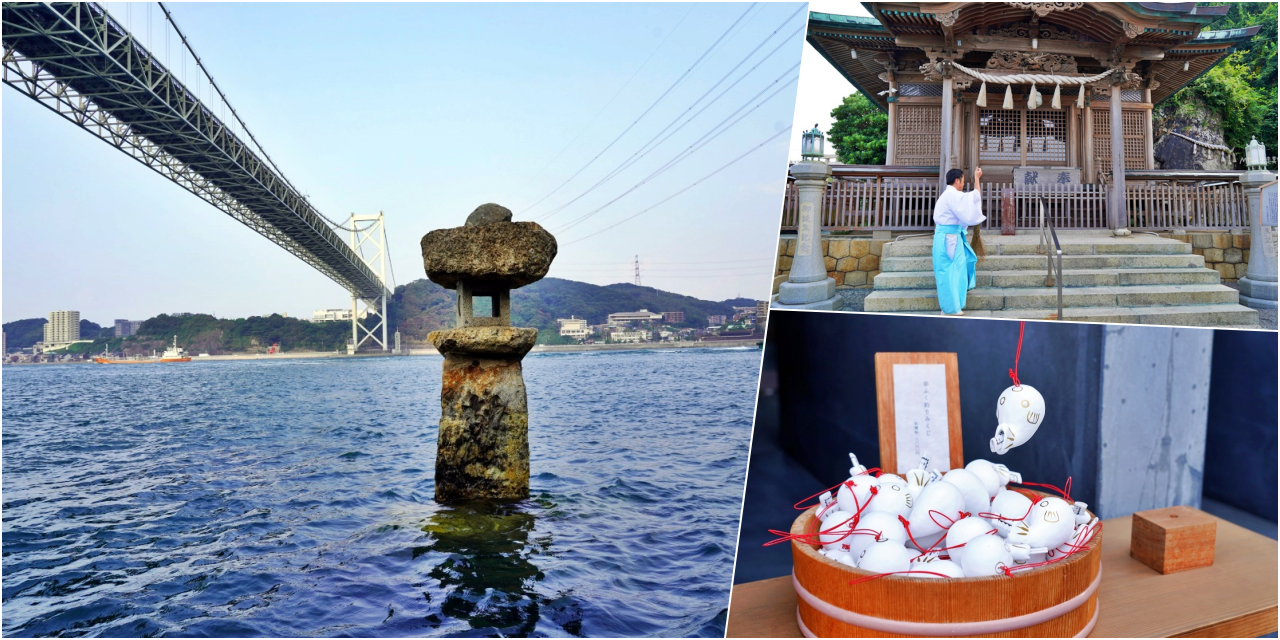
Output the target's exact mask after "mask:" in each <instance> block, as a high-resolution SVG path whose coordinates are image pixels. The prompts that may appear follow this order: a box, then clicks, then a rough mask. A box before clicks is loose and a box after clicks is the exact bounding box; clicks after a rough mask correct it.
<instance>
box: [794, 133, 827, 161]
mask: <svg viewBox="0 0 1280 640" xmlns="http://www.w3.org/2000/svg"><path fill="white" fill-rule="evenodd" d="M825 146H826V142H825V140H824V138H823V137H822V131H821V130H820V129H818V125H817V123H814V125H813V130H812V131H806V132H804V135H802V136H800V157H801V158H804V159H805V160H806V161H810V162H813V161H820V160H821V159H822V156H823V153H824V152H825V149H824V147H825Z"/></svg>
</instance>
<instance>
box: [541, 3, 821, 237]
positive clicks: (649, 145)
mask: <svg viewBox="0 0 1280 640" xmlns="http://www.w3.org/2000/svg"><path fill="white" fill-rule="evenodd" d="M803 8H804V5H801V6H800V7H799V8H798V9H796V11H794V12H792V13H791V15H789V16H787V18H786V19H785V20H783V21H782V23H781V24H779V25H778V27H777V28H775V29H774V30H773V32H772V33H770V34H769V35H768V36H767V37H765V39H764V40H761V41H760V43H759V44H757V45H756V47H755V48H754V49H752V50H751V52H750V53H748V54H747V55H745V56H743V57H742V59H741V60H739V62H738V64H736V65H734V66H733V68H732V69H730V70H729V71H728V72H727V73H725V74H724V75H723V76H722V77H721V78H720V79H719V80H717V81H716V83H715V84H713V85H711V87H710V88H708V89H707V90H706V91H705V92H703V94H702V95H701V96H699V97H698V99H697V100H694V101H693V103H692V104H690V105H689V106H688V107H687V108H685V110H684V111H683V112H681V113H680V115H678V116H676V117H675V118H674V119H673V120H672V121H671V122H669V123H667V125H666V126H665V127H663V128H662V130H660V131H658V132H657V133H656V134H654V136H653V137H652V138H650V139H649V140H648V141H647V142H645V143H644V144H643V145H641V146H640V148H639V149H637V150H636V152H635V153H632V154H631V156H630V157H628V158H627V159H625V160H623V161H622V163H621V164H619V165H618V166H617V167H614V168H613V170H611V171H609V172H608V173H607V174H605V176H604V177H602V178H600V180H598V181H597V182H596V183H595V184H593V185H591V186H590V187H588V188H587V189H586V190H585V191H583V192H582V193H580V194H578V195H577V196H574V197H573V198H572V199H570V200H569V201H567V202H565V203H563V204H560V205H559V206H557V207H555V208H554V209H552V210H550V211H548V212H547V213H545V214H543V215H542V216H540V217H538V218H537V219H538V220H548V219H550V218H551V217H553V216H555V215H556V214H557V213H559V212H561V211H563V210H564V209H565V208H566V207H568V206H570V205H572V204H573V203H575V202H577V201H578V200H580V199H581V198H582V197H583V196H586V195H587V194H589V193H591V192H592V191H595V190H596V189H597V188H598V187H600V186H601V185H603V184H604V183H605V182H608V181H609V180H611V179H613V178H614V177H615V176H617V175H618V174H620V173H622V172H623V171H625V170H627V169H628V168H630V167H631V166H632V165H634V164H635V163H636V162H639V161H640V160H641V159H643V158H644V157H645V156H647V155H649V153H650V152H651V151H653V150H654V149H657V148H658V147H659V146H661V145H662V143H664V142H666V141H667V140H669V139H670V138H671V136H673V135H675V134H676V133H677V132H679V131H680V130H681V129H683V128H684V127H685V126H686V125H688V124H689V123H690V122H693V121H694V120H695V119H696V118H697V117H698V116H700V115H702V113H703V112H705V111H706V110H707V109H708V108H710V107H711V105H713V104H715V103H716V102H717V101H719V100H720V98H722V97H724V95H725V94H727V93H728V92H729V91H730V90H732V89H733V88H734V87H736V86H737V85H738V84H739V83H740V82H742V81H743V80H744V79H746V77H747V76H749V75H751V74H752V73H754V72H755V70H756V69H758V68H759V67H760V65H761V64H764V62H765V61H766V60H768V59H769V58H771V57H773V55H774V54H775V53H777V52H778V50H779V49H781V48H782V46H783V45H785V44H787V42H788V40H789V39H790V37H791V36H794V35H795V34H797V33H799V32H800V30H801V29H803V28H804V26H805V25H801V26H800V27H798V28H796V30H794V31H792V32H791V33H790V34H788V37H787V38H783V40H782V41H781V42H779V43H778V45H777V46H776V47H774V48H773V50H771V51H770V52H769V53H767V54H765V56H764V57H763V58H761V59H760V61H759V62H757V63H756V64H755V65H754V66H752V67H751V68H750V69H748V70H747V72H746V73H744V74H742V75H741V76H740V77H739V78H738V79H737V80H735V81H733V83H732V84H730V85H729V86H728V87H726V88H725V90H724V91H722V92H720V94H719V95H717V96H716V97H715V98H713V99H711V101H710V102H707V104H705V105H703V107H702V108H701V109H699V110H698V112H697V113H694V114H693V115H692V116H689V117H688V118H687V119H685V115H686V114H688V113H689V112H690V111H692V110H693V109H694V107H697V106H698V103H700V102H702V100H703V99H704V98H706V97H707V96H708V95H711V92H713V91H715V90H716V88H717V87H719V86H720V85H721V84H722V83H723V82H724V81H725V80H727V79H728V78H729V76H731V75H733V73H734V72H735V71H737V70H738V69H739V68H741V67H742V65H743V64H746V62H747V61H748V60H750V59H751V58H752V57H753V56H754V55H755V54H756V53H757V52H758V51H760V49H762V48H764V46H765V45H766V44H768V42H769V41H770V40H772V39H773V37H774V36H775V35H777V34H778V32H779V31H781V30H782V28H783V27H784V26H786V24H787V23H788V22H790V21H791V19H792V18H794V17H795V16H796V14H797V13H799V12H800V11H801V10H802V9H803ZM748 102H750V100H748ZM681 119H684V122H681V123H680V125H679V126H677V127H676V128H675V129H674V130H672V131H671V132H670V133H667V131H668V130H669V129H671V127H672V126H674V125H675V124H676V123H677V122H680V120H681ZM664 133H666V134H667V135H666V136H665V137H664V136H663V134H664ZM659 138H661V140H659ZM655 141H657V142H656V143H655Z"/></svg>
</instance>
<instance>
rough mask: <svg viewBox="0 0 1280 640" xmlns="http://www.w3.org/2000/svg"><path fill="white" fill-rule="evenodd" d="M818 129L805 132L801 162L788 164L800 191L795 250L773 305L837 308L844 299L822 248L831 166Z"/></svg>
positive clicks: (781, 306) (826, 309) (776, 307)
mask: <svg viewBox="0 0 1280 640" xmlns="http://www.w3.org/2000/svg"><path fill="white" fill-rule="evenodd" d="M821 135H822V134H821V132H820V131H818V127H817V126H816V125H815V126H814V128H813V131H810V132H806V133H805V141H804V148H805V153H804V156H805V157H806V158H813V159H806V160H805V161H804V162H800V163H798V164H795V165H793V166H792V167H791V177H792V178H794V179H795V185H796V190H797V191H798V192H799V194H798V196H799V197H798V198H797V199H798V200H799V206H800V215H799V218H800V219H799V221H798V222H797V224H796V251H795V257H794V258H793V259H792V261H791V273H790V274H789V275H788V276H787V281H786V282H783V283H782V284H780V285H778V301H777V302H775V303H773V305H772V306H773V308H775V309H820V310H824V311H838V310H840V308H841V307H843V306H844V301H843V300H842V299H841V298H840V297H839V296H837V295H836V281H835V278H832V277H830V276H828V275H827V264H826V259H825V256H824V254H823V251H822V196H823V194H824V193H825V192H826V189H827V178H830V177H831V167H829V166H827V163H825V162H822V161H821V160H818V159H816V158H821Z"/></svg>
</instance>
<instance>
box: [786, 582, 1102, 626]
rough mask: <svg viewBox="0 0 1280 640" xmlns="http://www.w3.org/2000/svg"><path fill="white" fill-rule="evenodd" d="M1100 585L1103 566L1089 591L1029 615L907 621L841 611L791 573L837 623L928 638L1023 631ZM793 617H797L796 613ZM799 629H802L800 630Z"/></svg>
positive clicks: (810, 600) (799, 589)
mask: <svg viewBox="0 0 1280 640" xmlns="http://www.w3.org/2000/svg"><path fill="white" fill-rule="evenodd" d="M1101 582H1102V566H1101V565H1099V566H1098V576H1097V577H1096V578H1094V579H1093V582H1092V583H1090V584H1089V586H1088V588H1086V589H1085V590H1084V591H1081V592H1080V593H1079V594H1078V595H1077V596H1076V597H1074V598H1071V599H1070V600H1067V601H1065V602H1060V603H1058V604H1055V605H1053V606H1052V607H1049V608H1048V609H1041V610H1040V611H1033V612H1031V613H1028V614H1024V615H1020V616H1013V617H1012V618H1000V619H998V620H980V621H977V622H909V621H906V620H889V619H887V618H877V617H875V616H869V615H866V614H862V613H855V612H853V611H849V610H848V609H841V608H840V607H837V606H835V605H833V604H831V603H829V602H827V601H825V600H823V599H821V598H819V597H818V596H815V595H813V594H812V593H809V590H808V589H805V588H804V586H803V585H801V584H800V581H799V580H798V579H796V574H795V572H794V571H792V572H791V584H792V585H794V586H795V588H796V594H797V595H799V596H800V599H801V600H804V601H805V603H806V604H808V605H809V606H811V607H813V608H814V609H817V610H818V612H819V613H822V614H823V615H826V616H828V617H830V618H835V619H836V620H839V621H840V622H844V623H847V624H851V625H854V626H857V627H862V628H864V629H871V630H872V631H880V632H883V633H897V634H901V635H907V636H927V637H954V636H976V635H983V634H987V633H1004V632H1006V631H1016V630H1018V629H1025V628H1027V627H1030V626H1034V625H1037V624H1040V623H1042V622H1048V621H1049V620H1053V619H1054V618H1058V617H1061V616H1063V615H1066V614H1067V613H1070V612H1072V611H1075V610H1076V609H1077V608H1079V607H1080V605H1083V604H1084V603H1085V602H1087V601H1088V600H1089V597H1090V596H1092V595H1093V594H1094V593H1095V592H1097V590H1098V585H1099V584H1100V583H1101ZM796 615H797V616H799V611H798V610H797V612H796ZM1097 615H1098V612H1097V609H1096V608H1095V610H1094V620H1091V621H1090V623H1089V624H1088V625H1087V626H1086V627H1085V629H1084V632H1083V633H1084V635H1088V634H1089V631H1091V630H1092V628H1093V622H1094V621H1096V620H1097ZM802 630H804V629H803V628H802Z"/></svg>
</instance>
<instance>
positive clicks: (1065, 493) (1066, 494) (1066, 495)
mask: <svg viewBox="0 0 1280 640" xmlns="http://www.w3.org/2000/svg"><path fill="white" fill-rule="evenodd" d="M1013 484H1020V485H1022V486H1024V487H1044V488H1045V489H1052V490H1053V491H1054V492H1055V493H1057V494H1058V495H1060V496H1062V499H1063V500H1066V501H1067V502H1070V503H1072V504H1075V500H1072V499H1071V476H1067V484H1066V486H1065V488H1063V489H1059V488H1057V487H1055V486H1053V485H1051V484H1041V483H1039V482H1015V483H1013ZM1036 500H1037V499H1036V498H1032V499H1031V501H1032V502H1035V501H1036Z"/></svg>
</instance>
